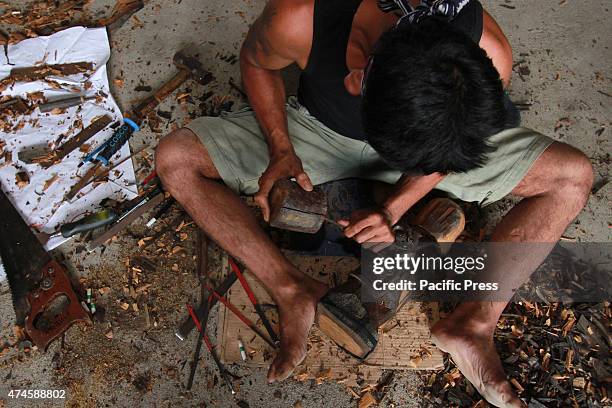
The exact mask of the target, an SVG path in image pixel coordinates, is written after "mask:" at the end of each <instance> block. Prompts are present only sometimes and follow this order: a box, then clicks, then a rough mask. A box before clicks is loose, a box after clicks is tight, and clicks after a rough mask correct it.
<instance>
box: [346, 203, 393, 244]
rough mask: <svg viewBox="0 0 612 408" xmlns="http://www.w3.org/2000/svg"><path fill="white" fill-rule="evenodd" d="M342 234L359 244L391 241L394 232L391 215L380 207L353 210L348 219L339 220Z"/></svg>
mask: <svg viewBox="0 0 612 408" xmlns="http://www.w3.org/2000/svg"><path fill="white" fill-rule="evenodd" d="M338 224H340V225H341V226H342V227H344V235H346V236H347V237H348V238H353V239H354V240H355V241H357V242H358V243H360V244H368V243H371V244H374V243H392V242H394V241H395V233H394V232H393V225H392V224H391V217H390V215H389V214H388V213H387V211H386V210H384V209H382V208H376V209H362V210H357V211H353V213H352V214H351V216H350V218H349V219H348V220H339V221H338Z"/></svg>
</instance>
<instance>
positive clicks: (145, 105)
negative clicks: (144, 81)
mask: <svg viewBox="0 0 612 408" xmlns="http://www.w3.org/2000/svg"><path fill="white" fill-rule="evenodd" d="M172 62H173V63H174V65H176V66H177V67H178V69H179V71H178V72H177V73H176V74H175V75H174V77H173V78H172V79H170V80H169V81H168V82H166V83H165V84H164V85H162V86H161V88H159V89H158V90H157V91H156V92H155V93H154V94H153V95H151V96H149V97H148V98H147V99H145V100H144V101H142V102H141V103H139V104H138V105H136V106H135V107H132V116H133V119H134V120H135V122H140V121H141V120H142V119H144V118H145V117H146V116H147V115H148V114H149V113H150V112H151V111H153V109H155V108H156V107H157V105H159V104H160V103H161V102H162V101H163V100H164V99H165V98H166V97H167V96H168V95H170V94H171V93H172V92H174V91H175V90H176V89H177V88H178V87H179V86H181V85H182V84H183V83H184V82H185V81H186V80H187V79H189V77H193V79H195V80H196V81H197V82H199V83H200V84H202V85H206V84H208V83H210V82H211V81H212V80H213V76H212V74H211V73H210V72H208V71H206V70H205V69H203V68H202V64H201V63H200V61H198V60H197V59H196V58H195V57H193V56H191V55H188V54H187V53H186V52H185V50H182V51H179V52H177V53H176V54H174V57H173V58H172Z"/></svg>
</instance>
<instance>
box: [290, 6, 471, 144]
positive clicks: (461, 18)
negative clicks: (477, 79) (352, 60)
mask: <svg viewBox="0 0 612 408" xmlns="http://www.w3.org/2000/svg"><path fill="white" fill-rule="evenodd" d="M361 1H362V0H315V3H314V18H313V24H314V27H313V35H312V48H311V51H310V56H309V57H308V63H307V65H306V68H305V69H304V71H302V74H301V75H300V84H299V88H298V100H299V101H300V103H301V104H302V105H303V106H305V107H306V108H307V109H308V111H309V112H310V113H311V114H312V115H313V116H314V117H316V118H317V119H318V120H319V121H321V122H322V123H323V124H324V125H325V126H327V127H328V128H330V129H332V130H334V131H335V132H337V133H339V134H341V135H343V136H346V137H350V138H352V139H358V140H364V139H365V134H364V131H363V127H362V123H361V97H359V96H353V95H351V94H349V93H348V91H347V90H346V88H345V87H344V78H345V77H346V76H347V75H348V73H349V71H348V68H347V66H346V48H347V45H348V39H349V35H350V33H351V27H352V25H353V17H354V16H355V13H356V11H357V8H358V7H359V4H360V3H361ZM451 24H452V25H453V26H454V27H456V28H458V29H460V30H462V31H464V32H465V33H466V34H468V35H469V36H470V37H471V38H472V39H473V40H474V41H475V42H476V43H478V42H480V37H481V36H482V27H483V23H482V5H481V4H480V3H479V2H478V1H477V0H472V1H470V2H469V3H468V5H467V6H465V7H464V8H463V9H462V10H461V12H460V13H459V15H457V17H455V19H454V20H453V21H451Z"/></svg>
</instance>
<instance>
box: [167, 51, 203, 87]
mask: <svg viewBox="0 0 612 408" xmlns="http://www.w3.org/2000/svg"><path fill="white" fill-rule="evenodd" d="M172 61H173V62H174V65H176V66H177V67H178V68H179V69H183V70H185V71H189V72H190V73H191V76H192V77H193V79H195V80H196V81H198V82H199V83H201V84H202V85H206V84H208V83H209V82H211V81H212V80H213V76H212V74H211V73H210V72H208V71H206V70H205V69H204V68H202V64H201V63H200V61H198V59H197V58H195V57H194V56H192V55H189V54H187V52H186V51H185V50H181V51H179V52H177V53H176V54H174V58H173V59H172Z"/></svg>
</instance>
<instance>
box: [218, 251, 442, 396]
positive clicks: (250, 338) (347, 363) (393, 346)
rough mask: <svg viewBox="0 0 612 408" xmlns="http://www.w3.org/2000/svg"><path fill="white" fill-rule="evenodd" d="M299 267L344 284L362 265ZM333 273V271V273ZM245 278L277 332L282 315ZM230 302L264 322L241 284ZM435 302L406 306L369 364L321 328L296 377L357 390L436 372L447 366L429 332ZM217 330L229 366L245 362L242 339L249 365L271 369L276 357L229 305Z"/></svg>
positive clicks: (338, 261)
mask: <svg viewBox="0 0 612 408" xmlns="http://www.w3.org/2000/svg"><path fill="white" fill-rule="evenodd" d="M290 258H291V259H292V261H293V262H294V263H295V264H296V266H297V267H298V268H299V269H300V270H302V271H304V272H305V273H308V274H309V275H310V276H312V277H313V278H315V279H317V280H320V281H323V282H327V283H329V282H338V281H341V280H340V279H342V278H341V277H340V278H339V277H338V276H337V275H338V274H340V275H346V274H348V273H349V272H352V271H354V270H355V269H356V268H357V267H358V266H359V262H358V260H356V259H354V258H348V257H303V256H290ZM328 271H334V273H333V274H332V273H330V272H328ZM245 277H246V279H247V281H248V282H249V284H250V285H251V287H252V288H253V291H254V292H255V296H256V297H257V299H258V300H259V302H260V303H261V304H263V305H264V306H265V310H266V312H267V315H268V318H269V319H270V321H271V323H272V324H273V325H274V326H275V327H276V329H277V331H278V316H277V313H276V309H275V307H274V306H273V305H272V301H271V299H270V296H269V295H268V294H267V292H266V291H265V289H264V288H263V286H262V285H261V283H260V282H259V281H258V280H257V278H255V277H254V276H253V275H252V274H251V273H248V272H247V273H246V274H245ZM228 298H229V299H230V301H231V302H232V303H234V304H235V305H236V306H237V307H238V308H239V309H240V310H241V311H242V312H243V313H244V314H245V315H246V316H247V317H248V318H250V319H251V320H253V321H256V322H257V325H258V326H260V327H261V328H262V329H263V325H262V324H261V321H259V320H258V316H257V314H256V313H255V310H254V309H253V307H252V305H251V304H250V302H249V300H248V298H247V296H246V294H245V292H244V290H243V289H242V287H241V286H240V284H239V283H238V282H237V283H236V284H235V285H234V286H233V287H232V288H231V289H230V291H229V292H228ZM438 317H439V316H438V307H437V304H436V303H427V304H424V303H416V302H415V303H407V304H406V305H405V306H404V307H403V308H402V309H401V310H400V311H399V312H398V313H397V315H396V316H395V318H393V319H392V320H391V321H389V322H387V323H386V324H385V325H383V326H382V327H381V328H380V329H379V341H378V346H377V347H376V349H375V350H374V351H373V352H372V354H370V356H368V358H367V359H366V360H365V361H364V362H359V361H358V360H357V359H355V358H353V357H351V356H349V355H348V354H347V353H345V352H344V351H343V350H341V349H340V348H338V346H336V344H335V343H334V342H332V341H331V340H329V339H328V338H327V336H325V334H323V333H322V332H321V331H320V330H319V329H318V328H317V327H316V326H315V327H313V328H312V330H311V332H310V335H309V338H308V354H307V356H306V359H305V360H304V362H303V363H302V364H301V365H300V366H299V367H298V368H297V369H296V372H295V374H294V378H296V379H298V380H306V379H315V380H317V382H322V381H325V380H333V381H336V382H342V383H345V384H347V385H348V386H356V385H357V380H358V379H359V380H360V382H366V383H376V382H377V381H378V379H379V378H380V375H381V373H382V370H384V369H394V370H413V369H418V370H437V369H440V368H442V367H443V359H442V353H441V352H440V351H439V350H438V349H437V348H436V347H435V346H434V345H433V344H432V343H431V336H430V332H429V327H430V326H431V325H432V322H435V321H436V320H437V319H438ZM218 319H219V320H218V327H219V333H220V335H221V338H220V341H219V345H220V346H219V351H220V357H221V360H222V361H223V362H225V363H238V362H241V361H242V360H241V358H240V351H239V349H238V339H240V340H241V341H242V342H243V343H244V345H245V348H246V351H247V355H248V359H247V362H246V364H247V365H248V366H253V367H267V366H268V365H269V364H270V363H271V361H272V359H273V358H274V355H275V353H274V350H272V349H271V348H270V347H269V346H268V345H267V344H265V342H263V341H262V340H261V339H259V338H258V337H256V336H255V335H254V334H253V332H251V331H250V330H249V328H248V327H246V326H245V325H244V324H243V323H242V322H241V321H240V320H238V319H237V318H236V317H235V316H234V315H233V314H232V313H231V312H229V311H228V310H227V309H226V308H225V307H224V306H222V305H221V306H220V309H219V314H218Z"/></svg>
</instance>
